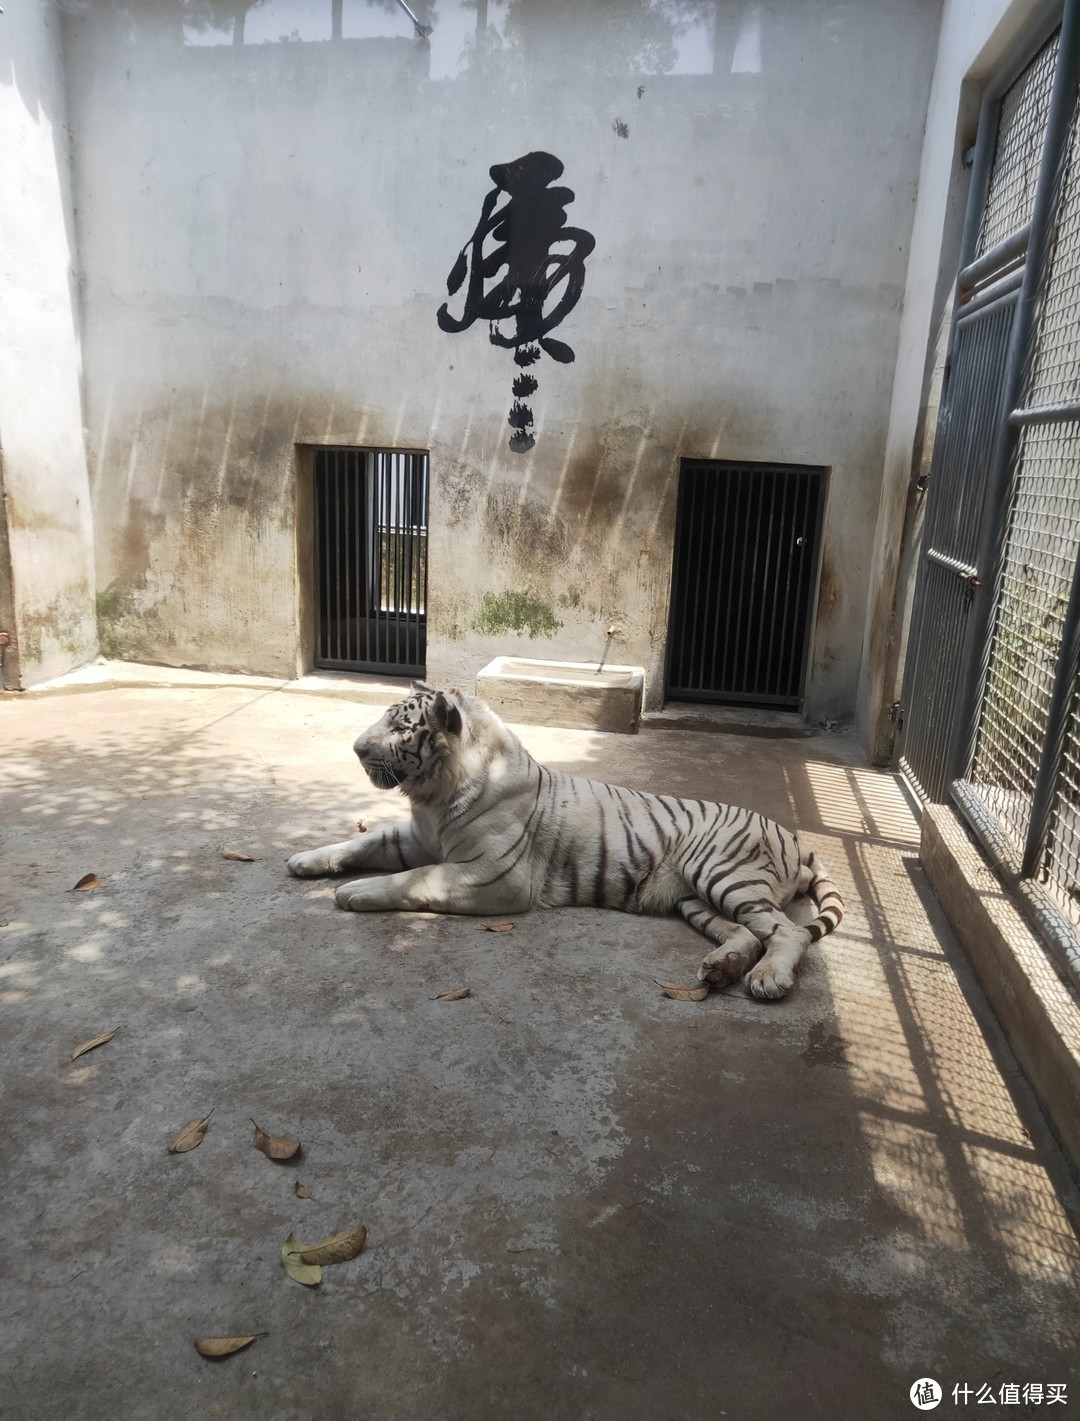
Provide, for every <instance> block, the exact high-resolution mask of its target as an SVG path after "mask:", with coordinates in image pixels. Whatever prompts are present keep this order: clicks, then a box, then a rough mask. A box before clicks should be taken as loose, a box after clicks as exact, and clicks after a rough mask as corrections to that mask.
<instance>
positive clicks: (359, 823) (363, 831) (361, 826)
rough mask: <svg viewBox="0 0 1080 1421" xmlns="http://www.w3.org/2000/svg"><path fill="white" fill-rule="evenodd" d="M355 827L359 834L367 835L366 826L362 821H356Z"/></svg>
mask: <svg viewBox="0 0 1080 1421" xmlns="http://www.w3.org/2000/svg"><path fill="white" fill-rule="evenodd" d="M356 827H357V829H359V831H360V833H361V834H366V833H367V825H366V824H365V823H364V821H363V820H362V819H358V820H357V821H356Z"/></svg>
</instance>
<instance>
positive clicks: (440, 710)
mask: <svg viewBox="0 0 1080 1421" xmlns="http://www.w3.org/2000/svg"><path fill="white" fill-rule="evenodd" d="M434 711H435V723H436V725H437V726H438V727H439V729H440V730H445V731H446V733H447V735H460V734H461V712H460V710H458V708H457V706H456V705H455V704H454V702H453V701H451V700H449V699H448V698H447V697H446V696H444V695H443V693H442V691H437V692H436V693H435V705H434Z"/></svg>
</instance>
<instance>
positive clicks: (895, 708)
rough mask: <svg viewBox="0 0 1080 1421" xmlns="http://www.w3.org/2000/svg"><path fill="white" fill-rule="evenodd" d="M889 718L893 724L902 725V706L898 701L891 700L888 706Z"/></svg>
mask: <svg viewBox="0 0 1080 1421" xmlns="http://www.w3.org/2000/svg"><path fill="white" fill-rule="evenodd" d="M889 719H890V720H891V721H892V723H893V725H903V723H904V707H903V706H902V705H901V704H900V702H899V701H893V703H892V705H891V706H890V707H889Z"/></svg>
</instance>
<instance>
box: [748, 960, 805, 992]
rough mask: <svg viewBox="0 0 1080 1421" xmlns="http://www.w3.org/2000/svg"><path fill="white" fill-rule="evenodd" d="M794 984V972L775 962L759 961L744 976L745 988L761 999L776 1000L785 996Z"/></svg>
mask: <svg viewBox="0 0 1080 1421" xmlns="http://www.w3.org/2000/svg"><path fill="white" fill-rule="evenodd" d="M794 985H795V973H794V972H792V971H789V970H787V969H785V968H783V967H779V966H777V965H776V964H775V963H771V962H768V961H764V962H759V963H758V965H757V966H756V967H755V968H754V970H753V971H752V972H750V973H748V975H747V978H746V990H747V991H748V992H749V993H750V995H751V996H752V997H759V998H760V999H761V1000H762V1001H777V1000H778V999H779V998H780V997H786V996H787V994H788V992H790V991H791V989H792V987H793V986H794Z"/></svg>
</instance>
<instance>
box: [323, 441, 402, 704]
mask: <svg viewBox="0 0 1080 1421" xmlns="http://www.w3.org/2000/svg"><path fill="white" fill-rule="evenodd" d="M314 502H315V581H316V589H315V591H316V598H315V605H316V609H317V612H316V615H317V623H316V640H315V647H316V652H315V665H316V666H319V667H324V668H333V669H335V670H344V671H369V672H374V671H384V672H390V673H392V674H393V675H395V676H422V675H423V674H424V663H425V659H426V655H427V547H428V541H427V540H428V527H427V522H428V456H427V455H426V454H422V453H412V452H408V453H407V452H402V451H399V450H392V449H318V450H316V452H315V499H314Z"/></svg>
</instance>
